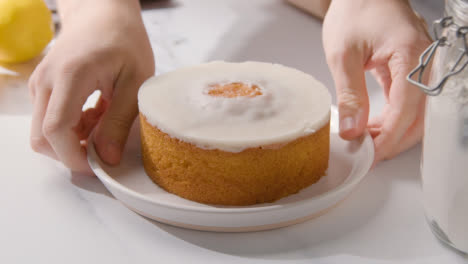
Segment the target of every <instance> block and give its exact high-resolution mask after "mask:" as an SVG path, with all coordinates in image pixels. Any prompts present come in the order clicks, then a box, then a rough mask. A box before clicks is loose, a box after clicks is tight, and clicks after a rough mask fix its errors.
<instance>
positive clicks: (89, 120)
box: [75, 97, 107, 140]
mask: <svg viewBox="0 0 468 264" xmlns="http://www.w3.org/2000/svg"><path fill="white" fill-rule="evenodd" d="M106 108H107V102H106V101H105V100H104V99H103V98H102V97H99V99H98V101H97V103H96V105H95V107H93V108H89V109H87V110H86V111H84V112H83V113H82V114H81V118H80V122H79V123H78V125H77V126H76V127H75V132H76V133H77V135H78V138H79V139H80V140H86V139H88V137H89V135H90V134H91V132H92V131H93V129H94V127H95V126H96V124H97V123H98V122H99V119H100V118H101V116H102V114H103V113H104V112H105V110H106Z"/></svg>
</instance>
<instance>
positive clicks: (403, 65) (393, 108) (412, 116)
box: [374, 55, 425, 161]
mask: <svg viewBox="0 0 468 264" xmlns="http://www.w3.org/2000/svg"><path fill="white" fill-rule="evenodd" d="M408 58H415V59H413V60H408ZM416 58H417V57H416V56H399V55H395V56H393V57H392V58H391V59H390V61H389V68H390V71H391V75H392V84H391V88H390V93H389V97H388V104H387V105H386V107H385V109H384V112H383V114H382V119H381V126H380V131H379V133H378V134H376V136H375V139H374V143H375V148H376V157H375V159H376V161H380V160H383V159H387V158H392V157H393V156H394V155H396V154H397V153H399V152H401V151H403V150H405V149H407V148H409V147H411V146H413V145H414V144H416V143H417V142H418V141H419V139H420V138H421V136H422V130H423V115H424V101H425V96H424V93H423V92H422V91H420V90H419V89H418V88H417V87H414V86H412V85H411V84H409V83H408V82H407V81H406V76H407V74H408V73H409V72H410V71H411V69H413V67H414V66H415V65H416V64H417V61H416Z"/></svg>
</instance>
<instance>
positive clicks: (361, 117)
mask: <svg viewBox="0 0 468 264" xmlns="http://www.w3.org/2000/svg"><path fill="white" fill-rule="evenodd" d="M363 58H364V56H363V54H362V52H359V51H357V50H346V51H343V52H341V53H339V54H327V62H328V65H329V67H330V71H331V73H332V76H333V79H334V81H335V89H336V95H337V101H338V111H339V117H340V125H339V126H340V136H341V137H342V138H343V139H347V140H351V139H354V138H356V137H358V136H360V135H362V134H363V133H364V131H365V129H366V127H367V119H368V115H369V98H368V95H367V88H366V79H365V75H364V59H363Z"/></svg>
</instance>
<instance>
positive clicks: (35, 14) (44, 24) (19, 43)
mask: <svg viewBox="0 0 468 264" xmlns="http://www.w3.org/2000/svg"><path fill="white" fill-rule="evenodd" d="M53 36H54V27H53V22H52V15H51V13H50V11H49V9H48V8H47V6H46V4H45V3H44V1H43V0H0V62H7V63H15V62H23V61H26V60H29V59H31V58H34V57H36V56H37V55H39V54H40V53H41V52H42V50H43V49H44V48H45V47H46V46H47V44H48V43H49V42H50V40H51V39H52V38H53Z"/></svg>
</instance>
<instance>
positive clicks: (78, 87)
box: [42, 75, 94, 171]
mask: <svg viewBox="0 0 468 264" xmlns="http://www.w3.org/2000/svg"><path fill="white" fill-rule="evenodd" d="M78 76H79V75H75V76H66V75H64V76H62V77H61V78H60V79H58V80H57V81H56V83H55V84H54V89H53V92H52V94H51V96H50V100H49V103H48V106H47V111H46V114H45V116H44V119H43V124H42V133H43V136H44V137H45V138H46V139H47V141H48V142H49V144H50V145H51V146H52V148H53V150H54V152H55V153H56V155H57V157H58V158H59V159H60V160H61V161H62V162H63V163H64V164H65V166H67V167H68V168H70V169H71V170H73V171H90V169H89V165H88V162H87V159H86V149H85V147H84V146H82V145H81V143H80V141H81V139H80V138H79V136H78V134H77V133H76V130H75V127H76V125H77V124H78V123H79V121H80V118H81V114H82V111H81V108H82V106H83V104H84V102H85V101H86V98H87V97H88V96H89V94H91V92H92V91H93V90H94V87H93V86H92V83H93V82H92V80H91V79H89V78H86V77H83V75H80V76H79V78H78Z"/></svg>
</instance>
